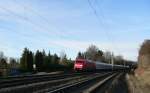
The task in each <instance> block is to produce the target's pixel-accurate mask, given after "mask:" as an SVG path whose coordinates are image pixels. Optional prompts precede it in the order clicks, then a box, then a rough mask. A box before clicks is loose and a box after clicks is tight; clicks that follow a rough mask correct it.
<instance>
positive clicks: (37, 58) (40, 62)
mask: <svg viewBox="0 0 150 93" xmlns="http://www.w3.org/2000/svg"><path fill="white" fill-rule="evenodd" d="M43 61H44V59H43V53H42V52H40V51H39V50H37V52H36V54H35V64H36V69H37V71H43Z"/></svg>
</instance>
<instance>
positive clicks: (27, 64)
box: [20, 48, 33, 72]
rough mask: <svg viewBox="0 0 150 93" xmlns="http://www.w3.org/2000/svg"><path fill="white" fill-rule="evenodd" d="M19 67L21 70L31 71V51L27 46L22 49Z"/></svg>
mask: <svg viewBox="0 0 150 93" xmlns="http://www.w3.org/2000/svg"><path fill="white" fill-rule="evenodd" d="M20 65H21V66H20V67H21V69H22V70H23V71H29V72H32V71H33V53H32V52H31V51H29V50H28V49H27V48H25V49H24V51H23V54H22V57H21V59H20Z"/></svg>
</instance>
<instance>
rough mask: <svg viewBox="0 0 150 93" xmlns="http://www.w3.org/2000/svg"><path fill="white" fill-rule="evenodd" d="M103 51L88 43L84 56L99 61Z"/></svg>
mask: <svg viewBox="0 0 150 93" xmlns="http://www.w3.org/2000/svg"><path fill="white" fill-rule="evenodd" d="M102 55H103V51H101V50H99V48H98V47H97V46H95V45H90V46H89V47H88V48H87V50H86V52H85V56H86V58H87V59H90V60H95V61H100V60H101V59H102Z"/></svg>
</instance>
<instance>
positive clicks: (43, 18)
mask: <svg viewBox="0 0 150 93" xmlns="http://www.w3.org/2000/svg"><path fill="white" fill-rule="evenodd" d="M13 1H14V2H15V3H16V4H18V5H20V6H21V7H23V8H24V9H26V10H28V11H30V12H31V13H32V14H34V15H36V16H38V17H39V18H40V19H41V20H42V21H44V22H45V23H46V24H48V25H49V26H52V27H54V28H55V29H56V31H55V32H53V33H55V34H57V36H59V37H64V35H67V34H68V33H67V32H66V31H64V30H63V29H60V27H56V26H55V25H53V24H51V22H50V21H49V19H47V18H46V17H45V16H43V15H41V14H40V13H39V12H38V11H37V10H35V9H33V8H31V7H30V6H27V5H25V4H23V3H19V2H17V1H16V0H13Z"/></svg>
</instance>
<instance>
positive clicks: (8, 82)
mask: <svg viewBox="0 0 150 93" xmlns="http://www.w3.org/2000/svg"><path fill="white" fill-rule="evenodd" d="M86 74H87V73H84V74H82V73H67V74H54V75H33V76H26V77H15V78H11V79H3V80H1V81H0V88H7V87H14V86H19V85H26V84H31V83H37V82H44V81H49V80H58V79H63V78H67V77H74V76H79V75H86Z"/></svg>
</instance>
